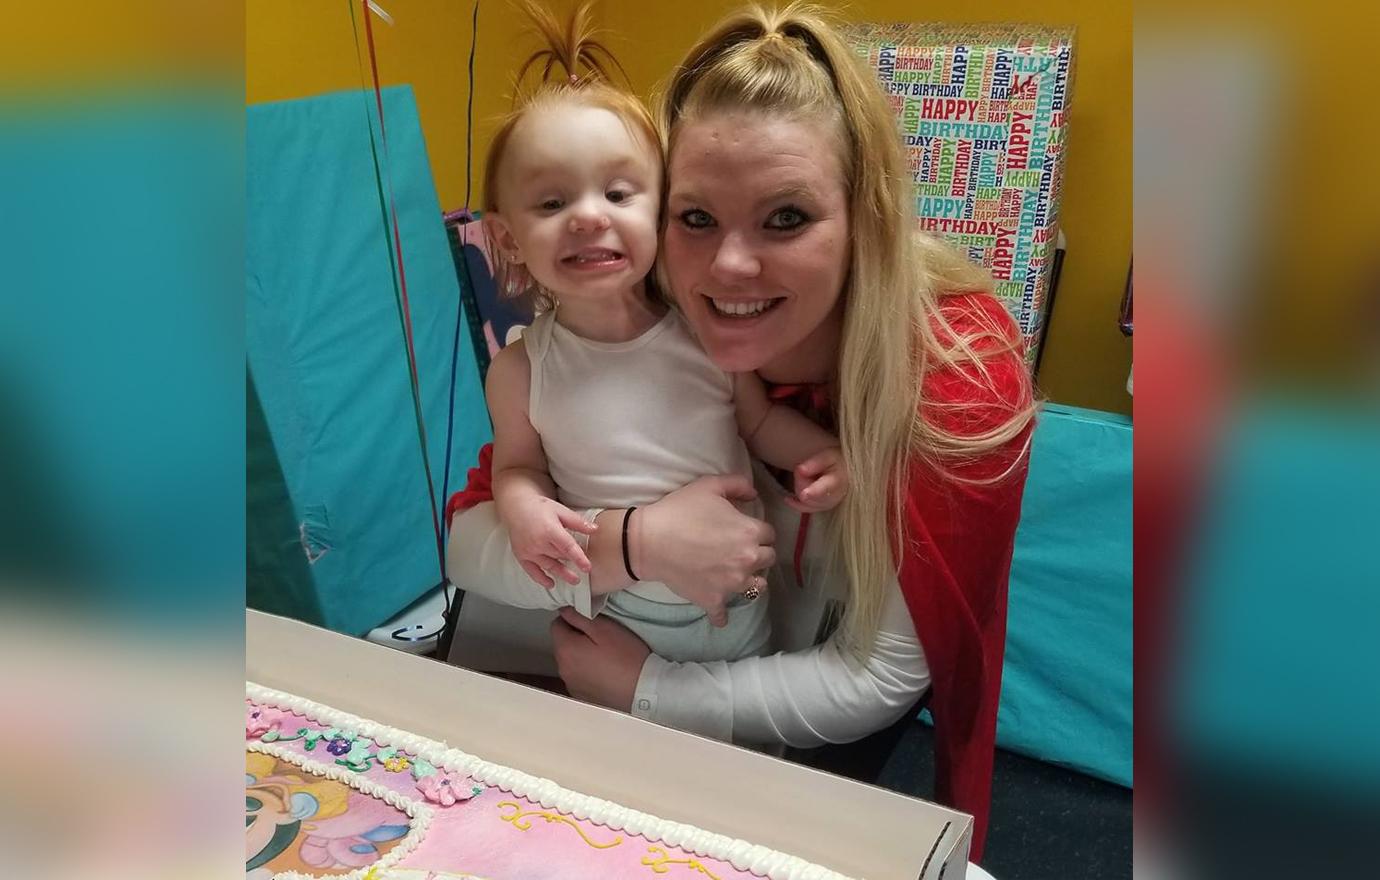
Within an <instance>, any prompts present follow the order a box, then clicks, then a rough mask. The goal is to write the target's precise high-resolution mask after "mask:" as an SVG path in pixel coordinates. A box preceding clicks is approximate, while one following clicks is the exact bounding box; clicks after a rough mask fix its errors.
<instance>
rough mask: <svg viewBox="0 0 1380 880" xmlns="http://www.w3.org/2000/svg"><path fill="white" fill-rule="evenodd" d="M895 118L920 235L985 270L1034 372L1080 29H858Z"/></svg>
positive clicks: (859, 43)
mask: <svg viewBox="0 0 1380 880" xmlns="http://www.w3.org/2000/svg"><path fill="white" fill-rule="evenodd" d="M846 35H847V37H848V38H849V40H850V42H851V43H852V44H853V46H854V48H855V50H856V51H857V52H858V54H859V55H860V56H861V57H862V58H864V59H865V60H866V62H867V64H868V66H869V67H870V68H871V69H872V70H874V71H876V73H877V77H878V79H880V80H881V83H882V86H883V87H884V88H885V89H886V90H887V95H888V96H889V98H890V100H891V106H892V109H893V110H894V111H895V112H896V118H897V122H898V124H899V126H900V130H901V136H902V138H903V139H904V143H905V151H906V158H907V161H908V163H909V165H910V171H911V174H912V176H913V177H914V180H915V208H916V215H917V216H918V217H919V220H920V227H921V228H922V229H924V230H926V231H929V232H931V233H934V234H937V235H939V236H941V237H943V238H944V239H946V240H948V241H949V242H950V243H952V244H954V245H955V246H957V247H958V248H959V249H960V250H962V251H964V252H965V253H966V254H967V255H968V258H969V259H971V260H972V261H973V262H975V263H979V264H981V265H982V266H984V267H986V268H987V269H989V270H990V271H991V273H992V276H993V278H994V279H995V281H996V293H997V295H998V296H999V297H1000V298H1001V299H1002V300H1003V302H1005V303H1006V305H1007V307H1008V308H1009V309H1010V310H1011V314H1012V315H1013V316H1014V317H1015V318H1016V320H1017V321H1018V322H1019V323H1020V326H1021V331H1022V332H1023V333H1024V334H1025V336H1026V342H1027V346H1028V350H1027V354H1028V356H1029V358H1030V359H1031V361H1032V362H1033V361H1034V359H1035V356H1036V354H1037V346H1038V343H1039V339H1040V331H1041V328H1042V326H1043V323H1044V318H1045V311H1046V303H1047V300H1048V295H1049V284H1050V277H1051V271H1052V269H1053V263H1054V246H1055V239H1056V238H1057V236H1058V227H1059V193H1060V189H1061V186H1062V183H1063V171H1064V150H1065V144H1066V142H1067V112H1068V107H1069V99H1070V96H1071V91H1072V81H1073V37H1074V31H1073V29H1072V28H1056V27H1045V26H1040V25H1019V24H1011V25H990V24H984V25H947V24H904V23H902V24H859V25H852V26H850V27H848V28H847V32H846Z"/></svg>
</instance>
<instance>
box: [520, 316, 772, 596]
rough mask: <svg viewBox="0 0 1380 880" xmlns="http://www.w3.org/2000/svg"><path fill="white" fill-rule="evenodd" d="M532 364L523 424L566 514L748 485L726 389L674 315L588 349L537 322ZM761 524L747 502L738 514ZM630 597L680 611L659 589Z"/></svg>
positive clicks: (588, 343) (542, 319)
mask: <svg viewBox="0 0 1380 880" xmlns="http://www.w3.org/2000/svg"><path fill="white" fill-rule="evenodd" d="M522 338H523V342H524V345H525V347H526V349H527V357H528V359H529V360H530V361H531V364H532V380H531V394H530V397H529V400H528V417H529V419H530V420H531V422H532V427H533V428H535V429H536V431H537V433H538V434H540V435H541V441H542V447H543V449H544V450H545V452H546V461H547V466H548V469H549V472H550V474H551V479H552V480H554V481H555V483H556V488H557V496H558V497H559V499H560V501H561V503H562V504H565V505H566V506H568V507H573V508H580V507H611V508H618V507H640V506H643V505H646V504H650V503H652V502H653V501H657V500H659V499H660V498H662V497H663V496H665V495H667V494H669V493H671V492H674V491H675V490H676V489H679V488H681V487H682V486H684V485H686V484H687V483H689V482H691V481H693V480H694V479H696V478H697V477H702V476H706V475H709V474H742V475H743V476H745V477H747V478H748V480H749V481H751V479H752V464H751V460H750V459H749V456H748V451H747V447H746V446H745V445H744V443H743V441H742V438H741V437H740V436H739V434H738V422H737V418H736V416H735V414H734V409H733V380H732V377H731V376H730V375H729V374H728V373H725V372H724V371H723V370H721V369H719V368H718V367H716V366H714V364H713V363H712V362H711V361H710V360H709V357H708V356H707V355H706V354H705V353H704V350H703V349H701V348H700V346H699V343H698V342H696V341H695V339H694V337H693V336H691V334H690V330H689V328H688V327H687V326H686V324H685V321H684V319H683V318H682V317H681V316H680V313H679V312H677V311H675V310H674V309H672V310H670V311H668V312H667V313H666V315H665V316H664V317H663V318H662V319H661V320H660V321H658V322H657V323H656V325H654V326H653V327H652V328H651V329H649V330H647V332H645V333H643V334H642V335H641V336H638V337H637V338H636V339H633V340H630V341H628V342H616V343H608V342H594V341H592V340H589V339H584V338H582V337H579V336H576V335H575V334H574V333H572V332H571V331H569V330H567V329H566V328H564V327H562V326H561V325H560V324H558V323H556V312H555V310H554V309H553V310H551V311H547V312H543V313H542V314H541V315H538V316H537V318H536V319H535V320H534V321H533V322H532V326H531V327H528V328H527V330H525V331H524V332H523V334H522ZM745 510H746V512H749V513H751V514H752V515H754V516H758V517H759V518H760V516H761V507H760V505H759V504H757V503H756V502H753V504H752V505H751V506H749V507H748V508H745ZM631 592H633V593H634V594H636V595H639V596H641V597H642V598H645V599H651V600H653V601H657V602H672V603H680V602H684V600H683V599H681V598H680V597H679V596H677V595H676V594H675V593H673V592H671V590H670V589H669V588H668V587H666V586H665V585H664V584H660V583H649V582H642V583H639V584H637V585H636V586H635V587H633V588H632V590H631Z"/></svg>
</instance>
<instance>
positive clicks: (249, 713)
mask: <svg viewBox="0 0 1380 880" xmlns="http://www.w3.org/2000/svg"><path fill="white" fill-rule="evenodd" d="M281 720H282V715H281V714H279V713H278V712H273V711H271V710H269V709H264V708H261V707H259V706H250V707H248V708H247V709H246V710H245V714H244V732H245V735H246V736H262V735H264V734H265V733H268V732H269V731H270V730H273V729H274V728H276V727H277V726H278V722H279V721H281Z"/></svg>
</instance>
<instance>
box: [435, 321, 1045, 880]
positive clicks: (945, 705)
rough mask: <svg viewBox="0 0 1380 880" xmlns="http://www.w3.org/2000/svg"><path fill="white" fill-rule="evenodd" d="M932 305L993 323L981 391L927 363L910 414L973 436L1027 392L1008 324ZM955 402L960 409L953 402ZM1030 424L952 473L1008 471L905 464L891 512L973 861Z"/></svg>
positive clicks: (477, 472)
mask: <svg viewBox="0 0 1380 880" xmlns="http://www.w3.org/2000/svg"><path fill="white" fill-rule="evenodd" d="M944 310H945V316H946V317H947V318H948V319H949V322H950V324H951V325H952V326H953V328H954V329H955V330H956V331H957V332H959V333H967V332H973V331H977V330H981V329H988V330H991V331H993V335H991V336H989V337H987V338H985V339H981V340H979V341H978V342H977V343H975V345H974V347H975V348H976V349H977V350H978V351H979V352H981V353H983V354H984V355H987V357H986V358H985V360H984V366H985V367H986V369H987V372H988V375H989V376H990V378H991V388H990V389H989V388H988V387H987V386H986V385H983V384H975V383H974V382H973V381H971V378H970V377H971V374H972V371H971V370H966V371H965V370H959V369H944V370H934V371H932V372H931V373H930V374H929V375H928V376H927V377H926V380H925V400H926V402H927V403H926V405H924V406H922V415H923V416H924V417H925V418H926V419H928V420H929V421H930V422H931V423H932V424H934V425H937V426H940V427H942V428H944V429H946V430H950V431H954V432H957V433H960V434H972V435H977V434H981V433H983V432H984V431H986V430H988V429H990V428H993V427H996V426H998V425H1000V424H1002V423H1003V422H1005V421H1006V420H1007V419H1008V418H1009V416H1010V412H1011V409H1012V407H1019V406H1023V405H1025V404H1026V403H1028V402H1029V401H1030V399H1031V394H1032V391H1031V381H1030V373H1029V370H1028V369H1027V368H1026V365H1025V360H1024V356H1023V352H1022V351H1021V350H1020V349H1019V348H1017V350H1015V351H1010V350H1004V349H1007V348H1008V346H1009V343H1010V341H1012V340H1018V339H1019V332H1018V330H1017V328H1016V325H1015V323H1014V322H1013V321H1012V320H1011V317H1010V316H1009V315H1008V314H1007V312H1006V310H1005V308H1003V307H1002V305H1001V304H1000V303H998V302H997V301H996V300H995V299H993V298H991V297H990V296H986V295H983V294H964V295H958V296H950V297H947V298H946V299H945V300H944ZM965 373H966V374H967V375H965ZM956 403H957V404H963V406H962V407H958V408H954V407H953V406H952V405H953V404H956ZM1031 430H1032V429H1031V428H1027V429H1026V431H1025V432H1024V433H1022V434H1021V435H1020V436H1018V437H1016V438H1015V439H1013V440H1012V441H1010V442H1009V443H1008V444H1007V445H1006V446H1004V447H1003V448H1002V449H1000V450H998V451H997V452H994V453H991V454H989V455H987V456H986V457H984V458H982V459H979V460H976V461H973V462H970V463H967V464H964V465H963V466H961V467H959V468H957V469H956V471H957V473H959V474H961V475H962V476H964V477H967V478H975V479H983V478H990V477H995V476H998V475H1000V474H1003V473H1006V472H1007V471H1009V474H1008V475H1007V476H1006V477H1005V478H1004V479H1002V480H1000V481H999V482H997V483H994V484H991V485H969V484H965V483H958V482H954V481H953V480H948V479H944V478H942V477H940V476H938V475H937V474H935V473H934V472H933V471H932V470H931V469H929V468H926V467H923V466H917V467H916V468H914V469H913V470H912V472H911V474H910V477H909V480H908V482H909V491H908V493H907V499H906V503H905V506H904V509H903V516H904V518H905V523H904V528H903V534H904V535H905V538H906V547H905V552H904V553H901V554H900V556H901V565H900V571H899V580H900V584H901V592H902V594H903V595H904V596H905V600H906V605H907V607H908V608H909V609H910V613H911V619H912V621H913V622H914V624H915V631H916V633H917V634H918V635H919V637H920V643H921V645H923V646H924V649H925V657H926V659H927V661H928V662H929V667H930V675H931V677H932V685H931V687H932V690H933V693H932V696H931V699H930V712H931V714H932V715H933V716H934V724H935V728H934V730H935V739H934V749H935V800H937V801H939V802H940V803H944V804H948V805H950V806H953V807H954V808H956V809H959V810H962V811H964V812H966V813H971V814H972V815H973V817H974V820H975V822H974V828H973V843H972V850H971V855H970V856H969V857H970V858H971V859H972V860H973V861H974V862H976V861H978V860H980V859H981V858H982V848H983V842H984V840H985V838H986V835H987V820H988V813H989V808H990V806H991V792H992V757H993V750H994V749H995V745H996V730H997V703H998V699H999V697H1000V695H1001V670H1002V658H1003V655H1004V652H1005V649H1006V597H1007V580H1008V579H1009V576H1010V573H1011V553H1012V549H1013V547H1014V545H1015V540H1016V525H1017V523H1018V521H1019V520H1020V514H1021V494H1022V492H1023V491H1024V490H1025V475H1026V466H1027V463H1028V459H1027V457H1026V454H1025V444H1026V441H1027V439H1028V438H1029V433H1030V431H1031ZM492 465H493V449H492V447H491V446H487V445H486V446H485V447H484V448H483V449H482V450H480V453H479V466H478V467H476V468H472V469H471V470H470V472H469V481H468V483H467V484H466V486H465V488H464V489H463V490H461V491H459V492H457V493H455V494H454V495H453V496H451V498H450V500H449V502H448V503H447V504H446V522H450V520H451V518H452V517H453V516H454V515H455V514H456V512H457V511H460V510H465V509H468V508H470V507H472V506H474V505H475V504H478V503H480V502H481V501H490V500H492V499H493V491H492V485H491V479H492V478H491V472H492Z"/></svg>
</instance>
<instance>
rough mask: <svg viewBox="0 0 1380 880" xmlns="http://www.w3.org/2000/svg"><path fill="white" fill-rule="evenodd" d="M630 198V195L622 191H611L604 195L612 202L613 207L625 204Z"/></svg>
mask: <svg viewBox="0 0 1380 880" xmlns="http://www.w3.org/2000/svg"><path fill="white" fill-rule="evenodd" d="M631 196H632V193H630V192H628V191H627V190H624V189H611V190H609V191H608V192H607V193H606V194H605V195H604V197H605V198H606V199H608V200H609V201H610V202H613V203H614V204H615V205H617V204H620V203H621V202H626V201H627V200H628V199H629V198H630V197H631Z"/></svg>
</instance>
